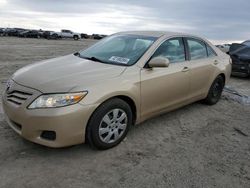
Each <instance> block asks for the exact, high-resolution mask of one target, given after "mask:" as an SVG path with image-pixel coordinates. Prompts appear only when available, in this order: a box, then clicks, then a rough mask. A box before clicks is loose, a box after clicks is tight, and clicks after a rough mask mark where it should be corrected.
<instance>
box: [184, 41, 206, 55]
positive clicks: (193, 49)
mask: <svg viewBox="0 0 250 188" xmlns="http://www.w3.org/2000/svg"><path fill="white" fill-rule="evenodd" d="M187 43H188V48H189V52H190V59H191V60H196V59H203V58H207V49H206V45H205V43H204V42H202V41H199V40H196V39H187Z"/></svg>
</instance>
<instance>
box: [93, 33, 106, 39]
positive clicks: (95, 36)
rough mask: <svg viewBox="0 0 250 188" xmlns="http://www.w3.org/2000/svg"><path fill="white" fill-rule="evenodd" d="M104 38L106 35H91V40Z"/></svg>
mask: <svg viewBox="0 0 250 188" xmlns="http://www.w3.org/2000/svg"><path fill="white" fill-rule="evenodd" d="M106 36H107V35H100V34H93V35H92V38H93V39H97V40H100V39H103V38H104V37H106Z"/></svg>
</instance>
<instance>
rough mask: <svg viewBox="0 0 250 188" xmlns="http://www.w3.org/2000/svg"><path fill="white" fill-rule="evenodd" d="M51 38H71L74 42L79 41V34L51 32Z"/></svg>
mask: <svg viewBox="0 0 250 188" xmlns="http://www.w3.org/2000/svg"><path fill="white" fill-rule="evenodd" d="M50 35H51V38H55V39H58V38H72V39H74V40H79V39H80V38H81V34H80V33H75V32H73V31H71V30H66V29H62V30H61V32H51V33H50Z"/></svg>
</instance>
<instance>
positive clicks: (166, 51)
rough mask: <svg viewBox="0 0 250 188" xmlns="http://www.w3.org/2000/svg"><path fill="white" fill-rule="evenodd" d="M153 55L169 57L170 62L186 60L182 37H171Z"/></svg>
mask: <svg viewBox="0 0 250 188" xmlns="http://www.w3.org/2000/svg"><path fill="white" fill-rule="evenodd" d="M153 57H165V58H168V59H169V61H170V63H177V62H183V61H185V60H186V59H185V50H184V44H183V40H182V38H174V39H169V40H167V41H165V42H164V43H162V44H161V46H160V47H159V48H158V49H157V50H156V51H155V53H154V55H153Z"/></svg>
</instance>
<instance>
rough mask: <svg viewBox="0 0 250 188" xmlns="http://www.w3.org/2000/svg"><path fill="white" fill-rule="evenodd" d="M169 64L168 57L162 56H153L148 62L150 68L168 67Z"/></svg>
mask: <svg viewBox="0 0 250 188" xmlns="http://www.w3.org/2000/svg"><path fill="white" fill-rule="evenodd" d="M169 64H170V62H169V59H168V58H164V57H154V58H153V59H151V60H150V61H149V63H148V66H149V67H150V68H154V67H168V66H169Z"/></svg>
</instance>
